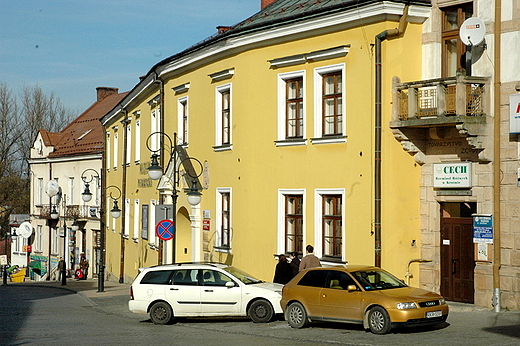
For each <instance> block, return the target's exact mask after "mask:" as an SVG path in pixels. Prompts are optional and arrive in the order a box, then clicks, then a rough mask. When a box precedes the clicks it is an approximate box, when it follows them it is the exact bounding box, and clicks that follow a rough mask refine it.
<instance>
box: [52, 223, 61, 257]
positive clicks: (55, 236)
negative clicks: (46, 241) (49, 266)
mask: <svg viewBox="0 0 520 346" xmlns="http://www.w3.org/2000/svg"><path fill="white" fill-rule="evenodd" d="M59 240H60V233H59V231H58V229H57V228H53V229H52V253H53V254H54V255H57V254H58V252H59Z"/></svg>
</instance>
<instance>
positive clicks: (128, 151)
mask: <svg viewBox="0 0 520 346" xmlns="http://www.w3.org/2000/svg"><path fill="white" fill-rule="evenodd" d="M130 162H132V125H130V124H129V123H128V124H126V157H125V165H127V166H128V165H129V164H130Z"/></svg>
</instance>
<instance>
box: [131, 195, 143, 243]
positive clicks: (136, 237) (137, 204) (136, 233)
mask: <svg viewBox="0 0 520 346" xmlns="http://www.w3.org/2000/svg"><path fill="white" fill-rule="evenodd" d="M140 208H141V204H140V202H139V199H136V200H134V232H133V234H134V236H133V237H132V239H133V240H134V242H136V243H137V242H139V233H140V232H139V231H140V230H141V225H140V221H141V218H140V217H139V215H140V213H141V209H140Z"/></svg>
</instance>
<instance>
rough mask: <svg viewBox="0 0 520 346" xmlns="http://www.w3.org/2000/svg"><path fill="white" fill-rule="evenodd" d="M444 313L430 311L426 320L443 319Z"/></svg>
mask: <svg viewBox="0 0 520 346" xmlns="http://www.w3.org/2000/svg"><path fill="white" fill-rule="evenodd" d="M441 316H442V311H430V312H427V313H426V318H433V317H441Z"/></svg>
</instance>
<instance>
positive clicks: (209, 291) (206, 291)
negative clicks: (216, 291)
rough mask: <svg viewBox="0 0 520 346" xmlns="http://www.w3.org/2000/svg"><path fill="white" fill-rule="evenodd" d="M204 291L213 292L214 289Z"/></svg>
mask: <svg viewBox="0 0 520 346" xmlns="http://www.w3.org/2000/svg"><path fill="white" fill-rule="evenodd" d="M204 292H213V290H204Z"/></svg>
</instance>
